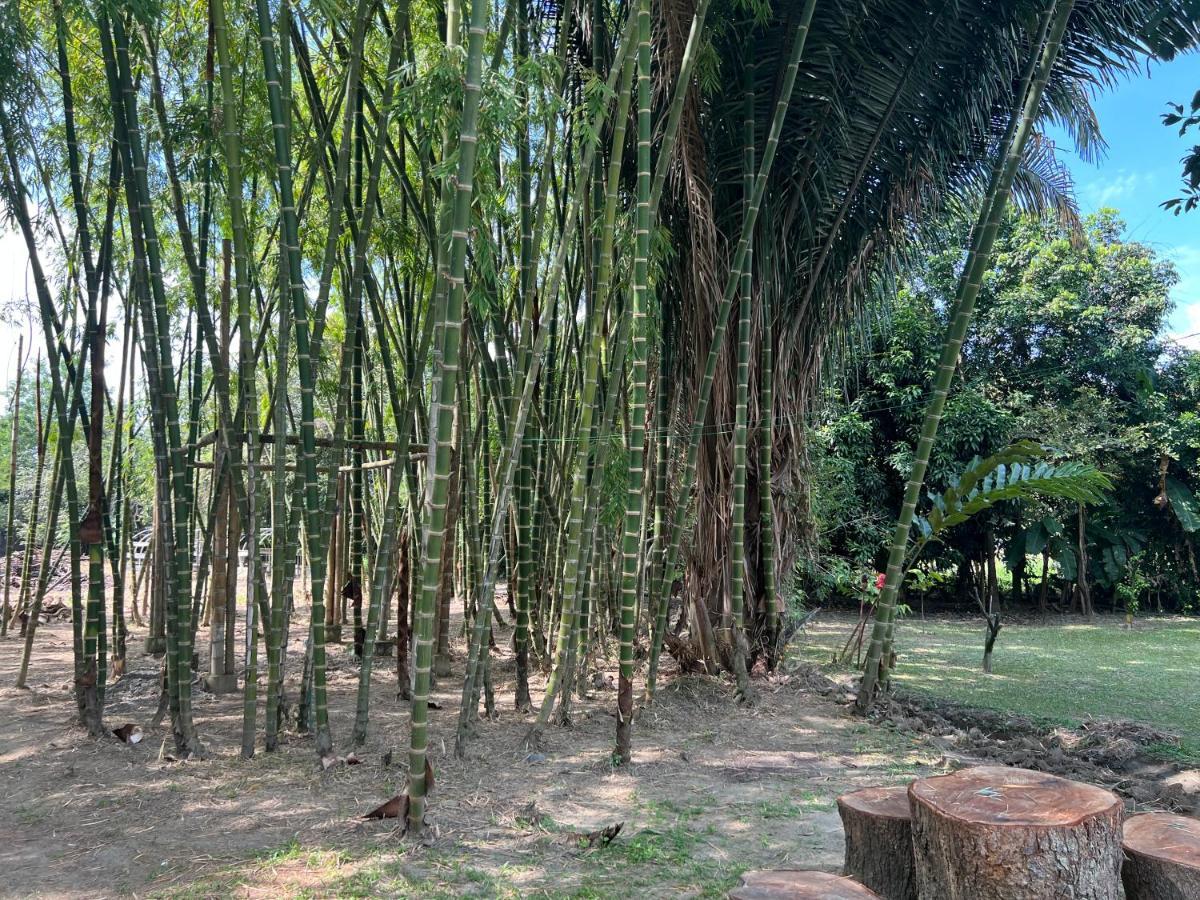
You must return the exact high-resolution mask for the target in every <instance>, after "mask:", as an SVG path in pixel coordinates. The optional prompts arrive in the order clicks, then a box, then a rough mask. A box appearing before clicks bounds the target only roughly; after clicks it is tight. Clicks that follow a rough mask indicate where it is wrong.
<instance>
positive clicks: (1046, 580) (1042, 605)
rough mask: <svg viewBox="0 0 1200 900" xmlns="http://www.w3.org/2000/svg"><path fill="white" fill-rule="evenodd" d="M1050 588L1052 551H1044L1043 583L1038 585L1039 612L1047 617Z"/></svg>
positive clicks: (1043, 616)
mask: <svg viewBox="0 0 1200 900" xmlns="http://www.w3.org/2000/svg"><path fill="white" fill-rule="evenodd" d="M1049 588H1050V551H1049V550H1043V551H1042V583H1041V584H1040V585H1039V586H1038V613H1039V614H1040V615H1041V617H1042V618H1043V619H1045V618H1046V592H1047V590H1049Z"/></svg>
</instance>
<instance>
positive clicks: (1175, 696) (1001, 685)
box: [796, 618, 1200, 759]
mask: <svg viewBox="0 0 1200 900" xmlns="http://www.w3.org/2000/svg"><path fill="white" fill-rule="evenodd" d="M1122 622H1123V619H1117V618H1101V619H1097V620H1096V623H1095V624H1092V625H1087V624H1082V623H1077V622H1075V621H1071V622H1069V623H1067V624H1049V625H1017V624H1010V625H1006V626H1005V627H1004V629H1003V630H1002V631H1001V632H1000V637H999V639H998V640H997V642H996V649H995V653H994V655H993V658H992V674H991V675H990V676H989V675H984V674H983V672H982V657H983V625H982V622H979V623H970V622H960V621H941V620H933V619H929V620H926V621H923V622H922V621H919V620H915V619H907V620H904V621H901V622H900V623H899V624H898V625H897V630H896V645H897V646H896V649H897V652H898V653H899V661H898V663H897V667H896V672H895V674H894V679H895V684H896V686H897V688H899V689H900V690H903V691H907V692H909V693H913V694H923V695H926V696H933V697H936V698H939V699H943V700H951V701H954V702H957V703H963V704H968V705H971V706H977V707H985V708H989V709H995V710H1000V711H1003V712H1012V713H1016V714H1021V715H1026V716H1030V717H1033V718H1036V719H1042V720H1046V721H1050V722H1055V723H1060V724H1067V725H1078V724H1079V723H1080V722H1081V721H1083V720H1084V719H1086V718H1089V717H1097V718H1111V719H1130V720H1133V721H1136V722H1141V723H1144V724H1147V725H1153V726H1156V727H1158V728H1163V729H1165V730H1168V731H1172V732H1175V733H1176V734H1178V735H1179V736H1180V738H1181V739H1182V741H1183V746H1182V748H1180V749H1179V750H1176V751H1175V752H1176V753H1180V752H1181V753H1182V754H1183V755H1184V756H1185V757H1187V758H1190V759H1200V692H1198V691H1197V690H1196V687H1195V678H1196V672H1197V671H1198V669H1197V665H1196V657H1197V652H1198V651H1200V622H1196V621H1191V620H1185V619H1162V620H1153V619H1143V620H1139V621H1138V622H1137V624H1136V626H1135V627H1134V629H1133V630H1132V631H1130V630H1128V629H1125V628H1123V627H1121V623H1122ZM852 626H853V622H852V621H849V620H847V619H833V618H828V619H825V620H824V621H822V620H820V619H818V620H817V621H816V622H814V623H813V624H812V625H810V626H809V628H808V629H807V631H806V636H805V637H804V638H802V639H801V640H800V641H798V642H797V644H796V647H797V650H798V652H799V654H800V656H801V658H803V659H805V660H806V661H808V662H814V663H818V664H822V665H827V664H829V662H830V660H831V658H832V657H833V655H834V654H835V653H837V652H839V651H840V650H841V648H842V646H843V644H844V643H845V641H846V637H847V636H848V635H849V633H850V629H851V627H852Z"/></svg>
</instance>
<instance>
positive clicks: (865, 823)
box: [837, 785, 917, 900]
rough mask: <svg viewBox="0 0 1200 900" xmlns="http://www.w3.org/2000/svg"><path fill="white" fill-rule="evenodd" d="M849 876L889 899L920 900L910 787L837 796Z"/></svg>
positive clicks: (870, 790)
mask: <svg viewBox="0 0 1200 900" xmlns="http://www.w3.org/2000/svg"><path fill="white" fill-rule="evenodd" d="M837 804H838V812H839V813H840V814H841V816H842V830H843V831H845V833H846V874H847V875H852V876H854V877H855V878H857V879H858V880H859V881H861V882H862V883H863V884H865V885H866V886H867V887H869V888H870V889H871V890H873V891H874V892H875V893H877V894H879V896H881V897H883V898H884V900H916V898H917V878H916V874H915V873H914V872H913V848H912V816H911V813H910V812H909V808H908V787H907V786H906V785H897V786H895V787H877V788H867V789H866V790H863V791H855V792H854V793H853V794H845V795H843V796H841V797H838V801H837Z"/></svg>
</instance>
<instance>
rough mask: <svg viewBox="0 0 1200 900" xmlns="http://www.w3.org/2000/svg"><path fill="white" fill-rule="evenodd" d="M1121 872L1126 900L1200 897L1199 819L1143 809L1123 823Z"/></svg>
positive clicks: (1190, 899)
mask: <svg viewBox="0 0 1200 900" xmlns="http://www.w3.org/2000/svg"><path fill="white" fill-rule="evenodd" d="M1124 848H1125V865H1124V867H1123V868H1122V870H1121V876H1122V878H1123V879H1124V882H1125V895H1126V897H1127V898H1128V900H1197V898H1200V821H1197V820H1196V819H1189V818H1186V817H1184V816H1176V815H1172V814H1171V813H1146V814H1145V815H1141V816H1134V817H1133V818H1132V819H1130V820H1129V821H1128V822H1126V823H1125V840H1124Z"/></svg>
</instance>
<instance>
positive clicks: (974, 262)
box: [856, 0, 1074, 711]
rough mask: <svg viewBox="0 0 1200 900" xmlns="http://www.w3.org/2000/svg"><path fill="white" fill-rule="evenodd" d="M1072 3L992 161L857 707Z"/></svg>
mask: <svg viewBox="0 0 1200 900" xmlns="http://www.w3.org/2000/svg"><path fill="white" fill-rule="evenodd" d="M1073 7H1074V0H1050V3H1049V4H1048V5H1047V8H1046V10H1045V12H1044V14H1043V17H1042V20H1041V23H1040V25H1039V28H1038V31H1037V39H1036V41H1035V43H1034V45H1033V52H1032V53H1031V55H1030V62H1029V66H1028V68H1027V69H1026V72H1025V75H1024V77H1023V78H1022V81H1021V88H1020V90H1019V91H1018V92H1017V95H1016V105H1015V107H1014V109H1013V113H1012V116H1011V118H1010V121H1009V124H1008V126H1007V128H1006V131H1005V135H1004V138H1003V139H1002V141H1001V143H1000V146H999V153H998V155H997V157H996V160H995V162H994V164H993V169H992V175H991V180H990V183H989V185H988V190H987V192H986V193H985V195H984V202H983V206H982V208H981V209H980V213H979V219H978V221H977V222H976V224H975V228H974V229H973V231H972V240H971V252H970V254H969V256H968V258H967V264H966V266H965V268H964V270H963V274H962V277H961V279H960V281H959V284H958V291H957V293H956V296H955V301H954V305H953V307H952V309H951V316H950V324H949V326H948V327H947V330H946V337H945V339H944V342H943V344H942V354H941V358H940V359H939V361H938V370H937V375H936V376H935V378H934V383H933V391H932V392H931V395H930V399H929V405H928V406H927V407H926V410H925V416H924V419H923V421H922V423H921V434H920V438H919V440H918V441H917V448H916V452H915V453H914V455H913V463H912V469H911V471H910V473H909V478H908V483H907V485H906V486H905V489H904V502H903V504H902V506H901V507H900V516H899V518H898V520H897V522H896V527H895V529H894V530H893V533H892V542H891V547H890V549H889V552H888V565H887V571H886V573H885V580H884V586H883V590H882V591H881V592H880V595H879V602H878V603H877V604H876V606H875V622H874V625H873V626H872V630H871V643H870V646H869V647H868V649H867V661H866V665H865V668H864V670H863V678H862V685H861V686H860V688H859V692H858V698H857V701H856V706H857V708H858V709H859V710H860V711H865V710H867V709H869V708H870V706H871V704H872V703H873V702H874V700H875V697H876V695H877V693H878V690H879V688H880V686H882V685H886V684H887V676H888V662H887V659H886V656H885V653H887V652H888V651H889V649H890V648H889V645H890V643H891V632H892V628H893V625H894V622H895V611H896V597H897V594H898V592H899V589H900V584H901V582H902V581H903V580H904V560H905V556H906V554H907V551H908V536H909V533H910V531H911V530H912V523H913V518H914V517H915V515H916V508H917V504H918V502H919V501H920V498H921V491H922V489H923V488H924V486H925V471H926V468H927V467H928V465H929V458H930V455H931V453H932V451H933V443H934V440H935V439H936V438H937V431H938V425H939V424H940V423H941V419H942V412H943V410H944V409H945V406H946V398H947V397H948V396H949V393H950V384H951V382H952V380H953V378H954V372H955V369H956V368H957V366H958V357H959V354H960V352H961V351H962V344H963V341H964V340H965V339H966V335H967V330H968V328H969V327H970V324H971V317H972V315H973V314H974V311H975V301H976V299H977V298H978V296H979V290H980V288H981V287H982V285H983V278H984V275H985V274H986V273H987V270H988V268H989V267H990V266H991V263H992V247H993V245H994V244H995V241H996V235H997V233H998V232H999V230H1000V223H1001V221H1002V219H1003V217H1004V210H1005V208H1006V207H1007V205H1008V198H1009V195H1010V193H1011V191H1012V184H1013V179H1014V178H1015V177H1016V174H1017V169H1018V168H1019V167H1020V164H1021V157H1022V153H1023V152H1024V148H1025V142H1026V140H1028V138H1029V135H1030V133H1031V132H1032V130H1033V123H1034V120H1035V119H1036V118H1037V115H1038V111H1039V108H1040V105H1041V100H1042V94H1043V92H1044V91H1045V88H1046V84H1047V82H1048V81H1049V80H1050V72H1051V70H1052V69H1053V67H1054V61H1055V59H1056V58H1057V56H1058V50H1059V47H1060V45H1061V43H1062V37H1063V34H1064V33H1065V31H1066V28H1067V21H1068V20H1069V19H1070V16H1071V10H1072V9H1073Z"/></svg>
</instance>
